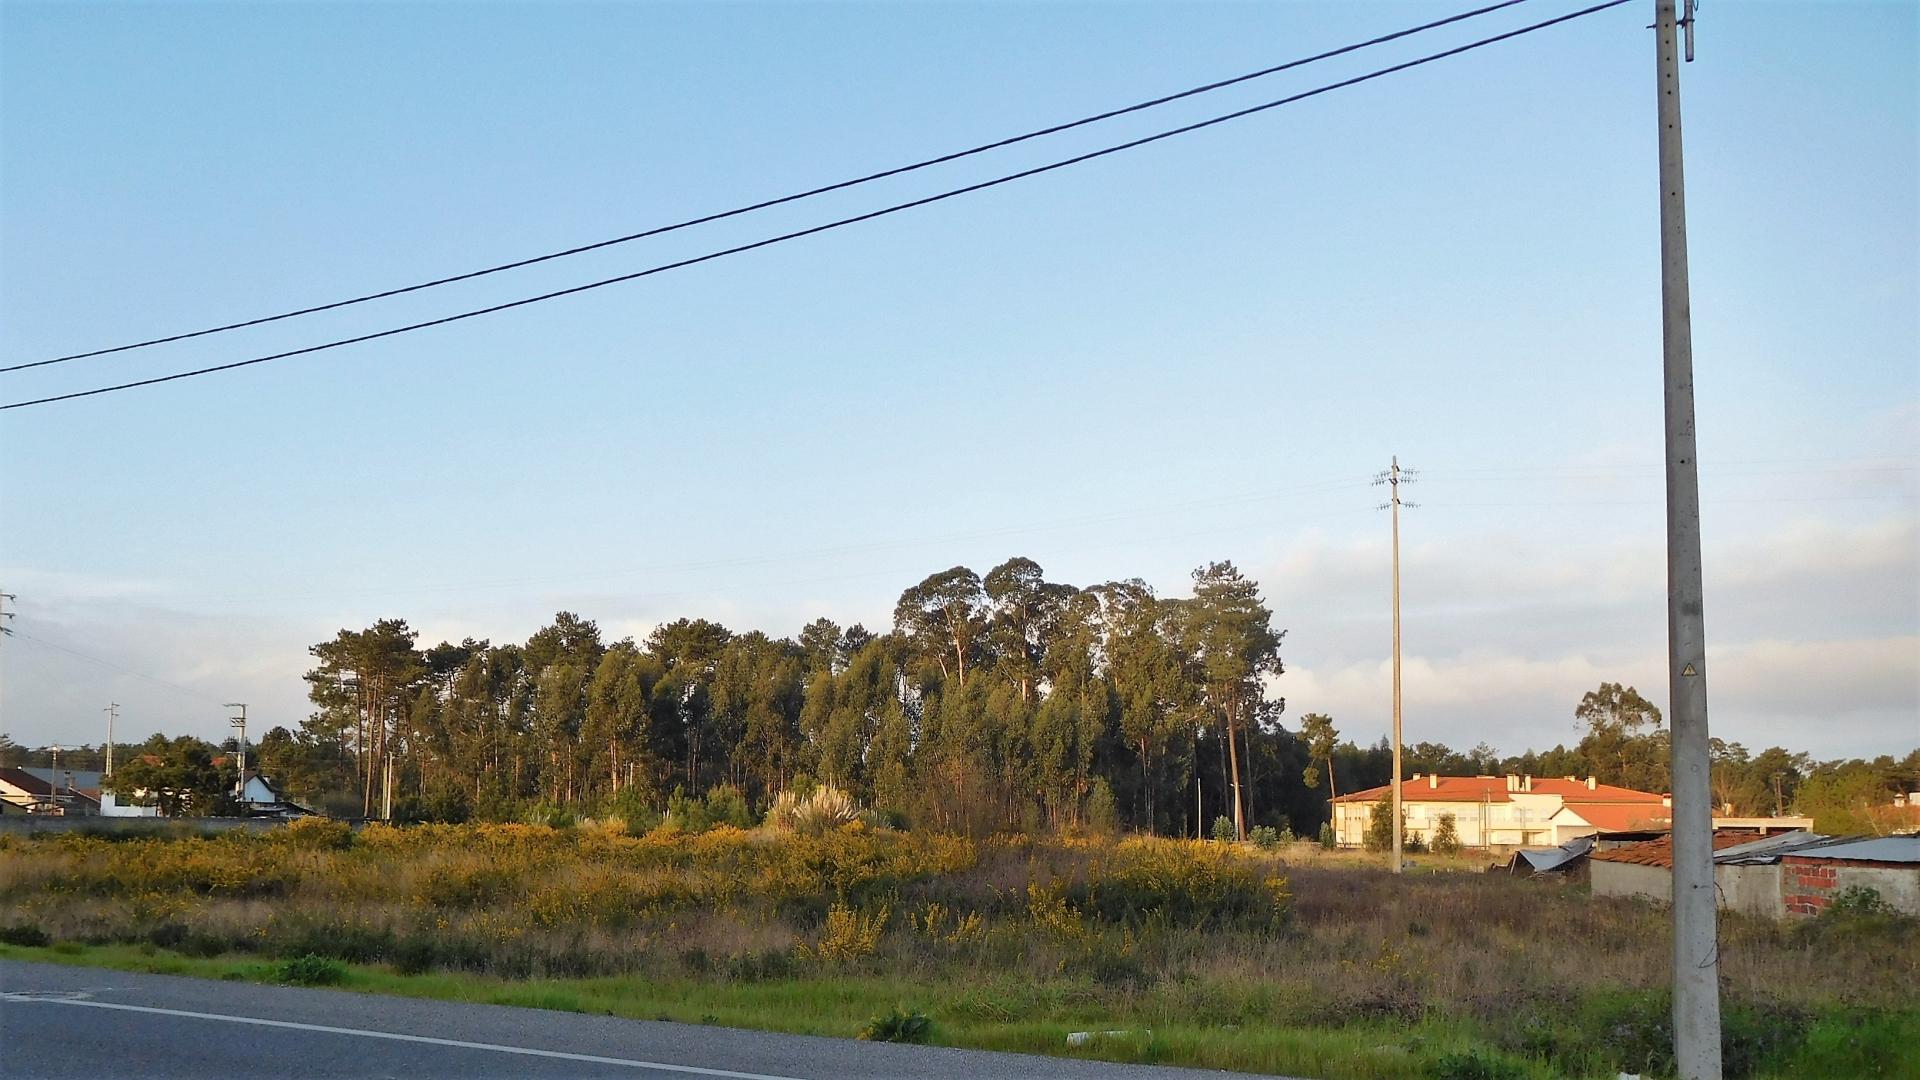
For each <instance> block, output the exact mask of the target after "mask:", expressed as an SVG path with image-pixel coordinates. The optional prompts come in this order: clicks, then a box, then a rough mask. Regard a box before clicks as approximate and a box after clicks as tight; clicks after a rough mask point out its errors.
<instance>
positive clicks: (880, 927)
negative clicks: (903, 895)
mask: <svg viewBox="0 0 1920 1080" xmlns="http://www.w3.org/2000/svg"><path fill="white" fill-rule="evenodd" d="M889 914H890V909H889V908H887V907H885V906H882V907H881V908H880V909H879V910H878V911H876V912H874V913H872V914H861V913H860V912H859V911H856V910H855V909H853V908H851V907H848V906H847V905H846V904H834V905H833V906H832V907H830V908H828V909H827V922H826V926H825V927H824V928H822V930H821V933H820V940H819V941H817V942H816V943H815V944H814V946H813V950H812V954H813V955H814V956H815V957H817V958H818V959H820V960H822V961H824V962H826V963H829V964H851V963H854V962H856V961H860V960H864V959H866V958H867V957H869V956H872V955H873V953H874V951H875V950H877V949H878V948H879V947H880V935H881V934H883V933H885V932H886V929H887V916H888V915H889Z"/></svg>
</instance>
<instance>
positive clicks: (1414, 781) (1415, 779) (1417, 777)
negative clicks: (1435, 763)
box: [1407, 773, 1420, 784]
mask: <svg viewBox="0 0 1920 1080" xmlns="http://www.w3.org/2000/svg"><path fill="white" fill-rule="evenodd" d="M1407 782H1408V783H1410V784H1417V783H1419V782H1420V774H1419V773H1414V774H1413V779H1412V780H1409V781H1407Z"/></svg>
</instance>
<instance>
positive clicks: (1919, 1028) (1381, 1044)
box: [0, 942, 1920, 1080]
mask: <svg viewBox="0 0 1920 1080" xmlns="http://www.w3.org/2000/svg"><path fill="white" fill-rule="evenodd" d="M0 958H6V959H13V960H32V961H39V962H51V963H59V964H68V965H73V966H85V967H105V968H115V969H120V970H126V971H140V972H152V973H157V974H167V975H187V976H194V977H197V978H205V979H222V980H228V981H244V982H260V983H273V982H279V981H281V979H282V977H283V971H284V969H285V963H284V962H283V961H277V960H269V959H261V958H252V957H240V956H217V957H195V956H185V955H181V954H179V953H174V952H170V951H168V950H164V949H155V948H153V947H151V946H129V945H82V944H79V943H76V942H61V943H58V944H56V945H53V946H51V947H44V948H30V947H23V946H14V945H0ZM336 989H340V990H349V991H358V992H362V993H374V994H388V995H395V996H401V997H416V998H430V999H434V1000H441V1001H461V1002H472V1003H477V1004H489V1005H512V1006H521V1007H527V1008H537V1009H554V1010H560V1011H565V1012H578V1013H590V1014H598V1015H606V1016H620V1017H628V1018H632V1019H641V1020H668V1021H675V1022H679V1023H690V1024H712V1025H718V1026H723V1027H736V1028H747V1029H754V1030H761V1031H778V1032H787V1033H791V1034H799V1035H825V1036H833V1037H841V1038H852V1037H855V1036H856V1035H858V1034H859V1032H860V1031H861V1029H862V1028H863V1027H865V1026H866V1023H867V1021H868V1020H869V1019H870V1018H871V1017H873V1016H875V1015H878V1014H881V1013H885V1012H887V1011H888V1010H889V1009H891V1008H893V1007H895V1006H904V1007H906V1008H909V1009H917V1010H919V1011H922V1012H926V1013H927V1014H929V1015H931V1016H932V1018H933V1021H934V1025H933V1032H932V1040H931V1041H932V1042H934V1043H935V1044H937V1045H943V1046H954V1047H965V1048H970V1049H980V1050H1004V1051H1011V1052H1016V1053H1027V1054H1048V1055H1054V1056H1061V1057H1078V1058H1089V1059H1095V1060H1104V1061H1116V1062H1129V1063H1141V1064H1160V1065H1184V1066H1194V1067H1200V1068H1213V1069H1227V1070H1234V1071H1241V1072H1260V1073H1282V1074H1287V1075H1293V1076H1304V1077H1316V1078H1325V1080H1402V1078H1410V1077H1412V1078H1418V1077H1426V1078H1431V1080H1536V1078H1538V1080H1548V1078H1554V1077H1563V1076H1582V1077H1602V1076H1604V1077H1607V1078H1611V1077H1612V1076H1614V1075H1616V1074H1615V1073H1614V1072H1613V1071H1612V1070H1611V1069H1610V1068H1609V1067H1608V1066H1606V1065H1605V1064H1603V1063H1600V1062H1594V1063H1593V1064H1592V1067H1591V1068H1582V1069H1577V1070H1575V1071H1571V1072H1569V1071H1568V1066H1569V1062H1568V1061H1567V1060H1566V1059H1565V1058H1564V1057H1563V1058H1562V1059H1561V1060H1560V1061H1559V1063H1558V1064H1557V1066H1556V1065H1549V1064H1547V1063H1545V1062H1542V1061H1539V1060H1532V1059H1528V1058H1525V1057H1521V1056H1516V1055H1514V1054H1511V1053H1506V1052H1503V1051H1501V1050H1499V1049H1498V1048H1496V1046H1495V1045H1494V1044H1493V1042H1492V1041H1491V1040H1490V1039H1488V1038H1486V1037H1485V1036H1484V1035H1483V1034H1482V1033H1479V1032H1475V1031H1473V1030H1471V1029H1470V1028H1469V1027H1468V1026H1467V1025H1465V1024H1463V1023H1461V1022H1459V1021H1445V1020H1437V1019H1429V1020H1424V1021H1420V1022H1417V1023H1391V1022H1362V1023H1354V1024H1349V1025H1345V1026H1342V1027H1332V1028H1318V1027H1314V1028H1306V1027H1302V1028H1276V1027H1267V1026H1259V1025H1251V1024H1249V1025H1244V1026H1240V1025H1233V1024H1223V1023H1206V1022H1193V1021H1182V1020H1179V1019H1175V1018H1169V1017H1168V1016H1166V1015H1165V1014H1164V1013H1163V1012H1158V1011H1156V1010H1154V1009H1153V1008H1151V1007H1150V1006H1149V1005H1148V1003H1147V1002H1146V1001H1145V1000H1144V999H1143V1000H1142V1001H1141V1002H1140V1003H1139V1004H1138V1005H1135V1006H1125V1005H1123V1006H1120V1007H1118V1008H1116V1007H1115V1006H1114V1004H1113V1003H1112V1002H1111V1000H1109V1001H1106V1002H1101V1001H1098V1000H1095V999H1094V998H1093V997H1092V996H1091V995H1088V994H1083V993H1076V991H1075V988H1074V987H1072V986H1071V985H1055V986H1046V985H1034V984H1031V983H1024V982H1014V981H1009V982H1007V983H1005V984H1000V985H988V986H971V987H952V986H944V985H935V984H931V983H920V982H903V981H900V980H894V979H886V978H881V977H875V976H863V975H848V976H843V977H831V978H829V977H811V978H783V979H771V980H767V981H763V982H743V983H725V982H715V981H703V980H699V979H692V978H673V979H640V978H633V977H610V978H584V979H532V980H505V979H498V978H493V977H489V976H481V975H468V974H454V973H445V972H438V973H429V974H420V975H403V974H400V973H398V972H395V971H394V970H392V969H390V968H387V967H383V966H378V965H367V964H349V965H345V976H344V978H343V979H342V981H341V982H340V983H339V984H338V986H337V987H336ZM1112 1029H1131V1030H1134V1031H1137V1032H1142V1034H1140V1035H1138V1036H1135V1037H1126V1038H1115V1039H1107V1040H1100V1041H1096V1042H1094V1043H1092V1044H1090V1045H1087V1046H1083V1047H1077V1048H1069V1047H1068V1046H1067V1045H1066V1035H1067V1033H1068V1032H1069V1031H1081V1030H1103V1031H1104V1030H1112ZM1148 1029H1150V1030H1151V1032H1152V1034H1151V1036H1147V1035H1145V1034H1144V1032H1145V1031H1146V1030H1148ZM1915 1045H1920V1011H1915V1012H1908V1013H1892V1014H1889V1013H1885V1012H1875V1013H1865V1012H1836V1013H1834V1014H1832V1015H1830V1016H1822V1017H1820V1018H1818V1019H1816V1020H1815V1022H1814V1023H1813V1024H1812V1026H1811V1027H1810V1029H1809V1033H1808V1037H1807V1038H1806V1039H1805V1040H1804V1041H1803V1042H1802V1043H1801V1044H1800V1045H1799V1046H1798V1047H1796V1048H1794V1049H1793V1050H1792V1052H1791V1054H1790V1056H1786V1057H1785V1058H1784V1059H1783V1060H1779V1061H1770V1062H1768V1063H1767V1065H1766V1067H1764V1068H1762V1069H1761V1070H1760V1071H1759V1072H1758V1073H1757V1074H1756V1075H1757V1076H1759V1077H1761V1078H1764V1080H1788V1078H1792V1077H1808V1076H1821V1077H1836V1078H1839V1077H1862V1078H1876V1080H1878V1078H1885V1080H1920V1058H1916V1057H1914V1056H1913V1055H1911V1054H1909V1053H1908V1052H1907V1051H1908V1049H1909V1048H1911V1047H1913V1046H1915Z"/></svg>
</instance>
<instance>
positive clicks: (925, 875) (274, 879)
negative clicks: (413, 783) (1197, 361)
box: [0, 803, 1920, 1080]
mask: <svg viewBox="0 0 1920 1080" xmlns="http://www.w3.org/2000/svg"><path fill="white" fill-rule="evenodd" d="M681 816H682V817H687V816H689V815H688V814H687V813H683V814H682V815H681ZM778 817H779V819H780V823H779V824H778V825H774V826H769V827H765V828H760V829H753V830H745V829H741V828H737V827H735V826H733V825H729V824H714V823H713V822H707V823H705V824H706V825H707V826H708V827H707V831H704V832H692V831H688V830H686V829H684V828H681V827H679V826H677V825H676V824H675V823H674V821H673V815H671V814H670V815H669V817H668V820H667V822H666V823H664V824H663V825H661V826H660V827H658V828H655V829H653V830H652V831H650V832H648V833H645V834H644V835H632V834H629V833H628V832H627V831H626V827H625V825H624V824H622V823H621V822H618V821H614V822H611V823H608V822H585V823H580V824H575V825H569V826H565V827H554V826H551V825H545V824H540V825H528V824H511V825H506V824H493V825H457V826H456V825H422V826H414V827H408V828H393V827H387V826H382V825H369V826H366V827H364V828H362V829H360V830H358V831H352V830H349V829H348V828H347V827H346V826H344V825H342V824H339V823H336V822H330V821H325V820H320V819H310V820H306V821H301V822H296V823H295V824H293V825H291V826H289V827H287V828H284V829H279V830H275V831H272V832H268V833H263V834H250V833H238V832H235V833H226V834H222V835H219V836H216V837H210V838H208V837H191V836H189V837H138V838H131V839H113V838H110V837H104V836H87V835H77V834H69V835H60V836H49V837H37V838H32V839H24V838H17V837H6V838H0V909H4V910H5V911H6V912H7V913H8V914H7V915H6V917H5V922H4V924H0V955H6V956H14V957H31V958H34V959H40V960H51V961H57V962H67V963H103V964H113V965H124V966H129V967H136V968H143V969H148V970H166V971H179V972H184V973H192V974H201V975H206V976H210V977H228V978H249V979H259V980H262V981H277V982H289V983H300V984H306V985H340V986H343V987H346V988H349V989H360V990H374V991H379V992H384V993H400V994H415V995H421V996H434V997H446V998H454V999H459V1000H473V1001H493V1002H500V1003H505V1004H519V1005H534V1006H539V1007H545V1008H560V1009H579V1010H588V1011H595V1012H608V1013H613V1014H616V1015H625V1016H636V1017H644V1018H647V1019H654V1018H662V1017H664V1018H669V1019H676V1020H683V1021H688V1022H710V1023H721V1024H728V1025H738V1026H747V1027H760V1028H768V1029H773V1030H782V1031H796V1032H808V1033H815V1034H827V1035H840V1036H853V1037H864V1038H869V1039H875V1040H889V1041H909V1042H912V1041H932V1042H938V1043H942V1044H948V1045H967V1046H978V1047H987V1048H993V1049H1004V1050H1020V1051H1029V1052H1046V1053H1055V1054H1069V1053H1070V1054H1075V1055H1083V1056H1092V1057H1099V1058H1105V1059H1111V1060H1128V1061H1150V1062H1161V1063H1168V1064H1189V1065H1198V1066H1207V1067H1217V1068H1228V1069H1242V1070H1250V1071H1267V1072H1284V1073H1290V1074H1293V1075H1303V1076H1321V1077H1330V1078H1340V1080H1348V1078H1352V1080H1366V1078H1387V1077H1408V1076H1412V1077H1431V1078H1437V1080H1449V1078H1452V1080H1475V1078H1496V1080H1506V1078H1517V1077H1553V1076H1607V1077H1611V1076H1614V1075H1616V1074H1617V1073H1618V1072H1621V1071H1626V1072H1639V1073H1642V1074H1645V1075H1651V1076H1657V1075H1663V1074H1665V1073H1667V1072H1669V1071H1670V1070H1671V1066H1672V1063H1671V1061H1670V1059H1669V1058H1668V1057H1667V1056H1666V1055H1667V1054H1668V1050H1667V1047H1668V1046H1669V1045H1670V1030H1669V1028H1668V1027H1667V1023H1668V1021H1667V1001H1666V998H1665V997H1664V994H1663V990H1662V988H1663V987H1664V986H1665V985H1666V982H1667V972H1666V965H1667V963H1668V955H1669V954H1668V946H1667V941H1668V937H1667V935H1668V926H1667V918H1666V914H1665V912H1664V910H1663V909H1661V908H1658V907H1654V906H1650V905H1645V904H1641V903H1637V902H1631V901H1620V900H1610V899H1596V898H1592V897H1590V896H1587V895H1585V894H1584V893H1582V892H1579V891H1577V890H1575V889H1569V888H1562V887H1554V886H1542V885H1540V884H1538V883H1534V882H1528V881H1522V880H1517V879H1514V878H1510V877H1507V876H1504V875H1487V874H1477V873H1461V872H1449V871H1448V868H1454V867H1460V866H1465V865H1469V864H1468V863H1466V862H1464V861H1463V860H1444V859H1442V858H1441V857H1440V856H1438V855H1435V856H1426V857H1423V858H1422V859H1420V860H1416V867H1415V869H1416V872H1414V873H1411V874H1409V875H1407V876H1405V877H1403V878H1398V879H1395V878H1392V877H1391V876H1390V875H1387V874H1386V873H1384V872H1383V871H1381V870H1379V869H1378V868H1377V862H1378V860H1377V859H1374V860H1371V861H1365V860H1363V859H1362V858H1361V857H1357V856H1352V855H1348V854H1346V853H1338V852H1328V851H1324V850H1323V849H1322V848H1320V847H1319V846H1318V845H1317V844H1313V843H1296V842H1282V840H1281V838H1280V837H1278V836H1268V835H1265V834H1262V835H1260V836H1259V837H1258V838H1257V839H1256V840H1255V841H1254V842H1250V843H1247V844H1234V843H1213V842H1198V841H1183V840H1166V839H1148V838H1139V837H1132V838H1127V837H1116V836H1113V835H1108V834H1093V835H1088V836H1083V837H1059V838H1049V839H1038V838H1031V837H1027V838H997V839H991V840H968V839H964V838H960V837H953V836H945V835H939V834H933V833H922V832H902V831H896V830H894V829H891V828H885V827H876V826H875V825H874V824H872V823H870V822H869V821H868V820H867V819H866V818H864V817H861V816H858V815H852V814H849V813H847V812H845V810H844V809H843V808H841V807H838V806H833V805H826V804H824V803H823V804H822V805H820V806H818V807H815V806H813V805H811V804H803V803H795V804H793V805H787V806H783V807H781V808H780V813H779V815H778ZM1871 899H1872V898H1866V897H1862V898H1858V899H1853V900H1850V901H1849V903H1847V904H1845V905H1836V906H1835V909H1834V911H1833V912H1832V913H1830V914H1829V915H1824V916H1821V917H1820V918H1818V919H1813V920H1807V921H1805V922H1802V923H1799V924H1775V923H1771V922H1762V921H1757V920H1750V919H1744V918H1740V917H1738V916H1733V915H1729V916H1727V917H1726V918H1725V921H1724V923H1723V931H1722V941H1721V947H1720V956H1721V963H1722V973H1723V978H1724V983H1725V999H1726V1016H1727V1023H1726V1030H1727V1075H1728V1076H1730V1077H1790V1076H1826V1077H1841V1076H1863V1077H1896V1078H1897V1077H1915V1076H1917V1075H1920V1072H1917V1071H1916V1068H1917V1067H1916V1064H1915V1061H1916V1055H1914V1054H1912V1053H1911V1048H1912V1047H1913V1046H1915V1045H1920V1006H1916V1004H1915V1002H1914V999H1913V996H1912V987H1913V985H1914V984H1915V981H1916V976H1917V975H1920V926H1917V925H1916V922H1915V920H1913V919H1910V918H1906V917H1903V916H1900V915H1898V914H1897V913H1894V912H1892V911H1890V909H1888V908H1886V906H1885V905H1884V904H1877V903H1873V902H1871ZM908 1002H911V1003H918V1007H914V1006H910V1005H907V1004H903V1003H908ZM922 1009H924V1010H925V1011H921V1010H922ZM1108 1030H1127V1031H1133V1032H1140V1033H1142V1034H1141V1035H1140V1036H1139V1037H1137V1038H1128V1039H1111V1040H1092V1041H1089V1042H1087V1043H1085V1044H1084V1045H1081V1046H1078V1047H1071V1048H1070V1047H1068V1046H1067V1045H1066V1042H1065V1035H1066V1033H1068V1032H1070V1031H1108ZM1147 1032H1151V1034H1150V1035H1147V1034H1145V1033H1147Z"/></svg>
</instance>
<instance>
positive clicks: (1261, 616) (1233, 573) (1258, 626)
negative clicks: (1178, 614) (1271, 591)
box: [1185, 561, 1286, 839]
mask: <svg viewBox="0 0 1920 1080" xmlns="http://www.w3.org/2000/svg"><path fill="white" fill-rule="evenodd" d="M1185 613H1186V630H1187V639H1188V643H1189V646H1190V648H1191V649H1192V651H1193V655H1194V658H1195V660H1196V662H1197V664H1198V670H1199V673H1200V679H1201V686H1202V690H1203V693H1204V694H1205V696H1206V701H1207V704H1208V706H1209V708H1210V709H1211V710H1212V711H1213V712H1214V713H1215V714H1216V715H1217V716H1219V718H1220V719H1221V721H1222V723H1223V729H1222V730H1223V732H1224V734H1225V736H1226V740H1227V760H1228V769H1229V782H1230V783H1231V785H1232V787H1233V827H1234V834H1235V836H1237V837H1239V838H1241V839H1245V837H1246V835H1247V828H1246V822H1247V809H1246V797H1245V793H1244V790H1243V787H1242V783H1241V769H1240V753H1239V745H1240V732H1241V730H1242V728H1243V727H1244V726H1246V724H1247V723H1248V721H1249V720H1250V719H1251V718H1252V717H1253V716H1254V715H1255V711H1256V708H1257V706H1258V705H1259V703H1260V702H1261V700H1262V699H1263V698H1264V696H1265V684H1264V681H1263V680H1264V679H1265V678H1266V677H1267V676H1269V675H1278V674H1280V672H1281V671H1282V667H1281V663H1280V639H1281V638H1282V637H1283V636H1284V635H1285V633H1286V632H1285V631H1283V630H1282V631H1276V630H1275V629H1274V628H1273V613H1272V612H1271V611H1269V610H1268V609H1267V606H1266V605H1265V604H1264V603H1262V602H1261V600H1260V587H1259V585H1258V584H1257V583H1256V582H1254V581H1253V580H1252V579H1250V578H1248V577H1247V576H1246V575H1244V574H1242V573H1241V572H1240V570H1239V568H1237V567H1235V566H1234V565H1233V563H1232V562H1227V561H1222V562H1216V563H1208V564H1207V565H1206V566H1203V567H1200V568H1199V569H1197V570H1195V571H1194V572H1193V598H1192V599H1191V600H1190V601H1188V603H1187V604H1186V606H1185Z"/></svg>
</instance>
